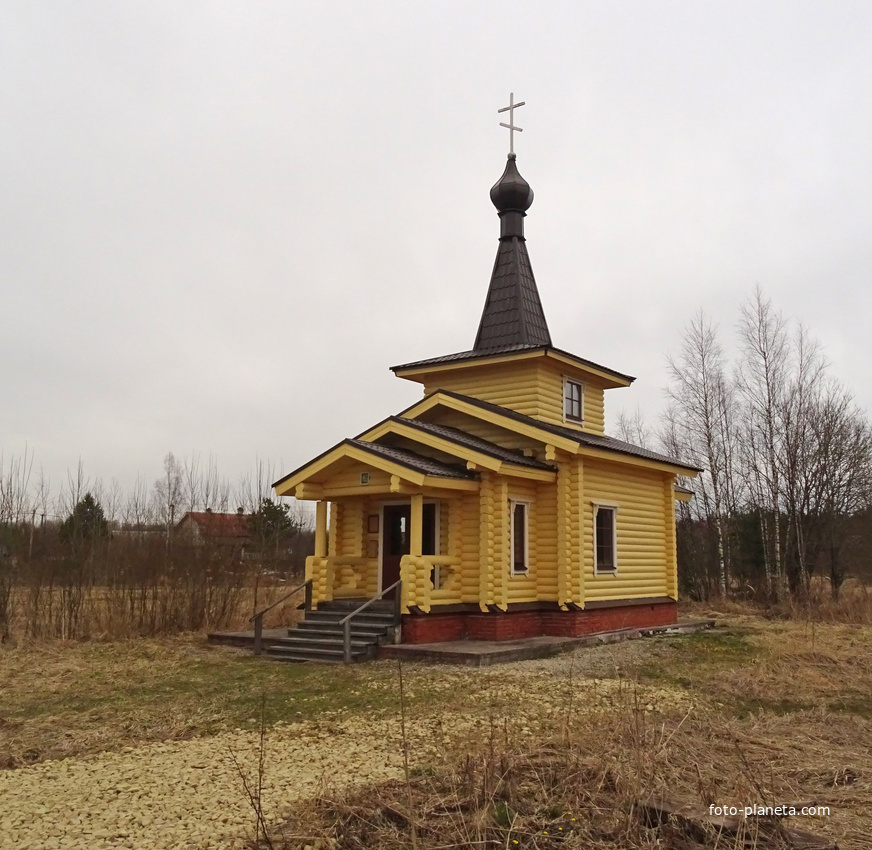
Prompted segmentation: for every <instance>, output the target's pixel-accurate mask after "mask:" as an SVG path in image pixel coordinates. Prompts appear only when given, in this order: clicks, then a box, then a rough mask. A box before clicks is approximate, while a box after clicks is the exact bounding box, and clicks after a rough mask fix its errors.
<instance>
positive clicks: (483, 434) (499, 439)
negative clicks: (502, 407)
mask: <svg viewBox="0 0 872 850" xmlns="http://www.w3.org/2000/svg"><path fill="white" fill-rule="evenodd" d="M434 421H436V422H438V423H439V424H440V425H447V426H448V427H450V428H457V429H459V430H460V431H465V432H466V433H467V434H472V436H473V437H479V438H480V439H482V440H487V441H488V442H491V443H495V444H496V445H498V446H502V447H503V448H505V449H534V448H541V443H538V442H536V441H535V440H532V439H530V438H529V437H525V436H523V435H522V434H516V433H514V431H509V430H506V429H505V428H500V427H499V426H497V425H491V423H490V422H485V421H484V420H483V419H476V418H474V417H472V416H467V415H466V414H465V413H460V412H458V411H455V410H440V411H439V414H438V418H435V419H434Z"/></svg>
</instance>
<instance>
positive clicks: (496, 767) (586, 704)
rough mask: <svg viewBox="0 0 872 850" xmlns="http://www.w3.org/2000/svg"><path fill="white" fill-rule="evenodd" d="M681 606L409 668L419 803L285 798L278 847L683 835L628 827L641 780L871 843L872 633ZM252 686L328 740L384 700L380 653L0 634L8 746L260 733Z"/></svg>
mask: <svg viewBox="0 0 872 850" xmlns="http://www.w3.org/2000/svg"><path fill="white" fill-rule="evenodd" d="M694 613H695V614H702V613H707V614H711V615H714V616H716V617H718V619H719V620H720V621H721V625H720V627H719V628H718V629H716V630H715V631H713V632H708V633H700V634H697V635H691V636H685V637H671V638H661V639H654V640H643V641H633V642H627V643H623V644H613V645H610V646H604V647H599V648H596V649H585V650H581V651H579V652H576V653H574V654H573V655H571V656H562V657H558V658H553V659H543V660H539V661H528V662H519V663H516V664H511V665H503V666H500V667H496V668H491V669H485V670H469V669H466V668H455V667H434V666H424V665H408V666H406V667H405V669H404V684H405V688H406V694H405V696H406V704H407V725H408V726H409V728H410V729H412V730H414V735H415V740H416V741H421V740H425V741H427V744H426V745H421V744H417V745H416V746H415V748H414V749H413V750H412V752H411V769H412V775H413V778H412V780H411V791H412V800H411V804H410V803H409V802H408V793H409V787H408V786H406V785H405V784H399V785H397V784H387V785H380V786H366V777H365V776H362V777H359V778H360V781H361V782H362V783H363V787H359V788H358V789H357V790H356V791H355V792H353V793H351V794H349V795H344V794H339V793H338V792H336V793H327V794H325V795H324V796H322V797H321V798H319V799H317V800H314V801H312V802H311V803H309V804H307V805H306V806H302V807H298V808H297V809H296V812H293V813H291V818H290V820H289V821H288V825H287V828H286V829H285V831H284V832H285V840H286V845H287V847H304V846H306V845H307V844H310V845H314V844H315V843H316V840H318V841H320V842H321V846H322V847H324V848H326V847H336V848H357V847H364V846H369V847H372V846H377V847H386V848H390V847H407V846H410V840H411V835H410V831H411V830H410V822H411V821H413V820H414V822H415V824H416V841H417V842H418V846H419V847H422V848H424V847H427V848H435V847H437V846H438V847H478V848H480V847H487V846H497V845H498V846H500V847H507V848H513V847H516V846H519V847H521V846H523V847H541V848H546V847H556V846H557V843H558V840H559V842H560V845H561V846H562V847H586V848H587V847H590V848H611V850H618V848H620V850H636V849H637V848H638V849H640V848H649V847H650V848H653V847H655V846H659V847H674V848H682V850H685V848H687V847H692V846H693V845H692V844H687V843H686V841H687V839H688V836H686V835H679V834H676V835H673V836H669V835H664V834H663V833H662V832H655V831H652V830H649V829H647V828H645V827H643V826H642V825H640V824H639V823H638V821H637V819H636V818H635V817H634V816H633V813H632V805H631V804H632V801H633V800H635V799H636V798H638V797H644V796H646V795H648V794H651V793H661V794H665V795H666V796H670V797H678V798H681V799H686V800H688V801H692V802H697V803H705V804H708V803H716V804H733V805H739V804H742V805H750V804H753V803H757V804H770V805H774V804H778V803H792V802H805V801H811V800H814V801H816V802H817V803H819V804H821V805H830V806H831V807H832V814H831V816H830V817H826V818H817V819H807V820H806V821H805V822H802V819H798V820H797V822H796V823H795V824H792V825H795V826H798V827H800V828H805V829H807V830H810V831H813V832H817V833H821V834H825V835H830V836H834V837H837V838H838V839H839V842H840V847H842V848H843V850H845V849H847V850H851V848H857V850H859V848H868V847H870V846H872V792H870V785H872V769H870V767H869V753H870V752H872V725H870V720H872V663H870V662H872V629H870V628H869V627H866V626H848V625H843V624H840V623H833V622H827V623H819V622H814V621H802V620H791V619H787V620H775V619H770V620H767V619H764V618H761V617H760V616H758V615H752V614H750V613H748V612H747V609H746V610H745V612H744V613H739V612H734V613H731V614H729V615H728V616H726V617H724V616H722V613H723V612H720V611H709V610H707V609H697V610H696V611H694ZM261 694H265V713H266V714H265V719H266V722H267V723H268V724H269V723H273V722H276V721H279V720H284V721H287V720H295V719H301V718H304V717H309V718H314V719H317V720H318V721H319V723H320V728H321V730H322V733H323V734H324V735H327V736H329V735H331V734H333V732H332V731H331V730H334V729H336V728H338V724H340V723H342V724H346V723H347V722H349V721H351V722H352V726H350V727H348V728H356V729H364V730H365V729H366V728H367V726H366V720H367V719H368V718H372V717H373V716H382V717H386V716H396V715H397V713H398V693H397V671H396V667H395V665H394V664H392V663H388V662H378V663H374V664H369V665H359V666H354V667H350V668H332V667H331V668H323V667H310V666H294V665H276V664H265V663H263V662H258V661H255V660H254V659H253V658H251V657H250V656H249V655H247V654H245V653H242V652H239V651H234V650H227V649H211V648H208V647H206V646H205V645H204V643H203V642H202V639H200V638H196V637H186V638H179V639H172V640H171V639H166V640H140V641H126V642H113V643H102V644H101V643H84V644H41V645H37V646H31V647H18V648H6V649H3V648H0V758H6V760H7V764H9V765H10V766H13V765H24V764H26V763H28V762H30V761H36V760H40V759H42V758H46V757H58V756H63V755H70V756H75V755H78V754H82V753H88V752H95V751H98V750H109V749H118V748H120V747H123V746H132V745H135V744H137V743H138V742H141V741H149V740H166V739H171V738H184V737H190V736H194V735H209V734H212V733H214V732H216V731H220V730H224V729H231V728H238V727H243V728H253V726H254V725H255V724H256V723H257V719H258V715H259V703H260V701H261ZM361 724H362V725H361ZM356 734H365V732H360V733H356ZM396 745H397V747H399V746H400V743H399V741H398V742H397V744H396ZM266 769H267V770H269V764H268V763H267V765H266ZM455 795H456V796H455ZM570 813H571V814H570ZM573 818H575V820H572V819H573ZM546 833H547V834H546ZM279 837H280V836H279ZM514 841H518V842H519V843H518V845H515V844H514V843H513V842H514ZM657 841H659V842H660V844H657V843H656V842H657ZM478 842H484V843H478ZM494 842H497V843H494ZM670 842H672V843H670ZM681 842H685V843H684V844H682V843H681ZM277 846H278V845H277ZM703 846H704V845H703ZM717 846H718V848H719V850H726V848H727V847H730V846H731V845H729V844H726V843H724V842H723V839H721V843H720V844H718V845H717ZM749 846H750V845H749Z"/></svg>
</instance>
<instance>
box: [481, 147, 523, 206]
mask: <svg viewBox="0 0 872 850" xmlns="http://www.w3.org/2000/svg"><path fill="white" fill-rule="evenodd" d="M490 197H491V201H493V205H494V206H495V207H496V208H497V210H498V211H499V212H501V213H503V212H521V213H525V212H527V210H528V209H530V206H531V205H532V203H533V190H532V189H531V188H530V184H529V183H528V182H527V181H526V180H525V179H524V178H523V177H521V175H520V174H519V173H518V167H517V165H515V154H513V153H510V154H509V161H508V162H507V163H506V170H505V171H504V172H503V176H502V177H500V179H499V180H497V182H496V183H494V185H493V187H492V188H491V190H490Z"/></svg>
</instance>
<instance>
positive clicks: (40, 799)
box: [0, 648, 688, 850]
mask: <svg viewBox="0 0 872 850" xmlns="http://www.w3.org/2000/svg"><path fill="white" fill-rule="evenodd" d="M626 653H627V650H625V649H622V648H616V649H614V650H613V651H611V652H608V653H605V654H600V655H598V656H596V658H594V657H593V656H592V655H591V654H590V653H588V654H586V655H580V656H579V657H578V658H577V659H576V660H575V661H572V660H571V659H570V658H565V657H561V658H558V659H548V660H541V661H528V662H518V663H516V664H512V665H505V666H504V667H501V668H499V669H497V668H493V669H488V668H485V669H483V670H475V671H469V670H465V669H462V670H450V669H449V670H448V671H446V672H445V674H444V676H443V679H444V686H445V688H446V689H447V690H446V700H447V703H446V705H445V708H446V709H447V712H445V713H443V712H441V711H438V710H435V711H433V712H431V714H430V715H429V719H422V716H421V715H420V714H419V715H418V716H417V717H410V718H409V719H408V720H407V736H408V742H409V750H410V754H411V755H412V758H413V764H414V763H425V764H426V763H435V762H437V761H440V760H441V759H442V757H443V756H444V755H445V754H446V753H445V749H446V745H447V744H448V743H449V741H451V742H453V744H455V745H461V746H462V742H463V741H464V740H467V741H468V740H471V739H473V738H478V737H479V736H480V735H483V734H487V732H486V727H487V723H488V711H489V708H488V705H489V694H490V693H491V692H493V693H494V694H500V693H501V694H502V696H503V697H504V698H505V696H506V695H510V696H511V697H512V699H513V700H516V699H517V698H518V695H522V697H521V698H522V699H523V700H524V702H525V706H526V707H525V710H524V711H523V712H522V713H521V715H520V716H519V717H518V718H516V721H517V726H518V728H517V730H516V733H517V734H521V735H526V734H532V730H531V729H530V728H529V727H528V726H527V725H526V723H527V720H528V719H529V721H530V723H531V725H534V720H533V718H534V716H539V717H542V718H548V717H553V716H560V715H561V714H562V713H563V712H565V711H566V710H567V693H566V683H567V682H568V681H573V690H574V691H575V693H576V702H575V703H574V706H573V710H574V712H576V713H584V712H585V711H594V710H602V709H603V708H606V709H607V708H608V707H609V706H611V705H613V704H615V703H616V702H618V701H620V700H622V699H623V700H626V699H628V698H629V697H628V696H627V687H626V685H624V687H623V696H622V695H621V694H622V689H621V683H620V682H618V681H615V680H599V679H589V678H585V676H589V675H591V673H593V674H596V673H597V672H600V671H611V672H614V671H615V669H620V667H621V666H622V665H623V664H624V663H625V662H626V661H627V660H628V659H629V656H627V655H626ZM594 662H595V663H594ZM570 669H574V670H575V672H576V674H583V675H581V676H576V678H575V679H574V680H571V679H570V677H568V675H567V673H568V672H569V670H570ZM466 677H469V679H470V684H472V682H475V683H476V684H477V686H479V687H480V688H481V687H483V688H484V690H483V691H480V692H478V696H477V697H473V699H472V701H471V703H470V702H469V700H463V702H464V703H465V704H464V705H463V706H461V705H454V707H453V708H452V707H451V705H452V699H453V697H452V691H451V689H452V688H454V687H456V686H457V684H458V683H460V684H461V685H462V683H463V680H464V679H465V678H466ZM378 686H379V687H384V688H391V689H393V687H394V685H393V684H392V683H384V684H382V685H378ZM429 686H430V687H432V686H433V681H432V680H429ZM370 687H377V685H376V684H375V683H370ZM414 688H415V685H414V677H412V682H410V683H409V685H407V696H408V695H410V694H411V693H413V692H414ZM642 694H644V700H643V702H642V704H643V705H644V708H645V709H646V710H649V711H650V710H653V709H654V708H655V706H656V707H657V708H666V707H671V708H675V707H678V706H684V707H686V705H687V704H688V699H687V695H686V694H683V693H680V692H676V691H673V690H670V689H661V688H652V687H646V688H640V689H639V694H638V696H639V697H641V696H642ZM631 696H632V698H633V699H634V700H636V699H637V694H636V693H635V692H634V693H633V694H632V695H631ZM454 698H456V697H454ZM649 700H650V702H649ZM482 718H484V719H482ZM443 721H444V722H445V723H446V725H447V729H446V726H443ZM482 724H484V726H482ZM265 740H266V744H265V750H266V753H265V772H264V777H263V797H262V799H263V808H264V814H265V816H266V819H267V822H276V821H278V820H280V819H281V817H282V815H283V813H284V810H285V809H286V808H288V807H289V806H290V805H291V804H292V803H294V802H295V801H296V800H300V799H306V798H310V797H312V796H314V795H316V794H317V793H318V792H319V791H320V790H321V789H322V788H323V787H325V786H326V787H330V788H337V787H341V786H343V785H346V784H351V783H353V784H360V783H370V782H380V781H383V780H385V779H393V778H400V777H401V776H402V770H403V768H402V737H401V732H400V723H399V719H398V718H396V719H395V718H393V717H382V718H379V719H372V718H368V717H362V716H359V715H356V716H352V715H350V714H344V715H343V714H341V713H339V714H326V713H325V714H322V715H321V716H320V717H319V719H318V721H317V722H312V721H306V722H301V723H289V724H277V725H275V726H272V727H270V728H269V729H268V730H267V731H266V739H265ZM259 747H260V735H259V733H258V732H257V731H248V730H236V731H232V732H225V733H222V734H218V735H215V736H212V737H204V738H195V739H193V740H188V741H174V742H171V743H158V744H146V745H142V746H139V747H136V748H127V749H125V750H122V751H120V752H106V753H101V754H99V755H94V756H87V757H81V758H68V759H64V760H62V761H44V762H41V763H39V764H36V765H33V766H32V767H23V768H18V769H17V770H5V771H0V850H54V849H55V848H77V850H78V848H82V850H108V848H113V850H114V848H129V849H130V850H170V848H173V850H176V848H178V850H240V848H242V847H243V846H244V838H245V837H253V833H254V822H255V820H254V813H253V811H252V808H251V806H250V804H249V803H248V801H247V798H246V795H245V790H244V788H243V783H242V780H241V778H240V775H239V770H238V769H237V767H236V764H235V763H234V756H235V758H236V761H237V762H238V763H239V765H240V766H241V767H242V769H243V771H244V772H245V773H246V775H247V776H248V777H249V778H250V779H251V780H252V781H254V782H256V777H257V766H258V760H259Z"/></svg>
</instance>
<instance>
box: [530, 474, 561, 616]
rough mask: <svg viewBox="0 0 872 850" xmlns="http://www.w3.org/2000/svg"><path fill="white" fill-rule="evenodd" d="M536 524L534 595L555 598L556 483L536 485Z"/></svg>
mask: <svg viewBox="0 0 872 850" xmlns="http://www.w3.org/2000/svg"><path fill="white" fill-rule="evenodd" d="M533 513H534V522H535V525H536V564H535V569H536V595H537V597H538V598H539V599H547V600H556V599H557V485H556V484H552V483H547V482H544V481H542V482H539V483H538V484H537V485H536V504H535V510H534V512H533Z"/></svg>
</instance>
